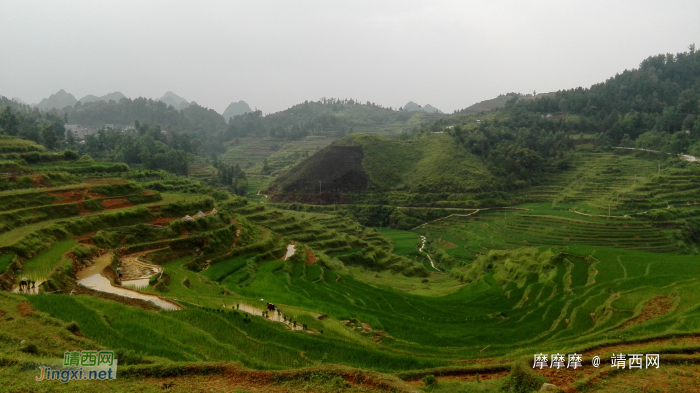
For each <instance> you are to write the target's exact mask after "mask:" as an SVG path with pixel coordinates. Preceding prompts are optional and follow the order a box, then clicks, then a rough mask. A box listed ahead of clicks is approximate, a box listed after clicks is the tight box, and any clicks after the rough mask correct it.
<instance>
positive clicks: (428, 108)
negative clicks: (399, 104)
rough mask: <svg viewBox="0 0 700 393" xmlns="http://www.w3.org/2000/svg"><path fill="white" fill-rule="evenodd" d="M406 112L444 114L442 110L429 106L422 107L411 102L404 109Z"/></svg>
mask: <svg viewBox="0 0 700 393" xmlns="http://www.w3.org/2000/svg"><path fill="white" fill-rule="evenodd" d="M403 110H404V112H428V113H443V112H442V111H441V110H440V109H438V108H436V107H434V106H432V105H430V104H428V105H426V106H420V105H418V104H416V103H415V102H413V101H409V102H408V104H406V105H404V107H403Z"/></svg>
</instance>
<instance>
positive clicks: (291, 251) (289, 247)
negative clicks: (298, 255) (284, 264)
mask: <svg viewBox="0 0 700 393" xmlns="http://www.w3.org/2000/svg"><path fill="white" fill-rule="evenodd" d="M295 252H296V246H295V245H294V244H293V243H292V244H288V245H287V253H286V254H285V255H284V260H285V261H286V260H287V259H289V258H290V257H292V256H293V255H294V253H295Z"/></svg>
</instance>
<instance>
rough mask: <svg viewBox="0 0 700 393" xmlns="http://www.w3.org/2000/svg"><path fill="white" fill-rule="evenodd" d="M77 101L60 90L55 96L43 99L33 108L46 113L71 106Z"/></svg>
mask: <svg viewBox="0 0 700 393" xmlns="http://www.w3.org/2000/svg"><path fill="white" fill-rule="evenodd" d="M77 102H78V100H76V99H75V97H73V95H72V94H70V93H67V92H66V91H65V90H63V89H61V90H59V91H58V92H57V93H56V94H51V95H50V96H49V98H44V99H43V100H41V102H39V103H38V104H36V105H35V106H36V107H37V108H39V109H41V110H44V111H47V110H50V109H54V108H55V109H63V108H65V107H67V106H73V105H75V104H76V103H77Z"/></svg>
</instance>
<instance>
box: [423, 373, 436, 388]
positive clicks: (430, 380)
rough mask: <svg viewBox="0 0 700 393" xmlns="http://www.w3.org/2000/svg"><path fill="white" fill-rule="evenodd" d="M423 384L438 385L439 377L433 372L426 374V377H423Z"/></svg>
mask: <svg viewBox="0 0 700 393" xmlns="http://www.w3.org/2000/svg"><path fill="white" fill-rule="evenodd" d="M423 384H424V385H425V386H435V385H437V379H436V378H435V376H434V375H433V374H430V375H426V376H425V377H423Z"/></svg>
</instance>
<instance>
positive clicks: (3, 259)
mask: <svg viewBox="0 0 700 393" xmlns="http://www.w3.org/2000/svg"><path fill="white" fill-rule="evenodd" d="M14 257H15V254H13V253H8V254H4V255H0V274H3V273H5V272H6V271H7V268H8V266H10V263H12V259H14Z"/></svg>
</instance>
